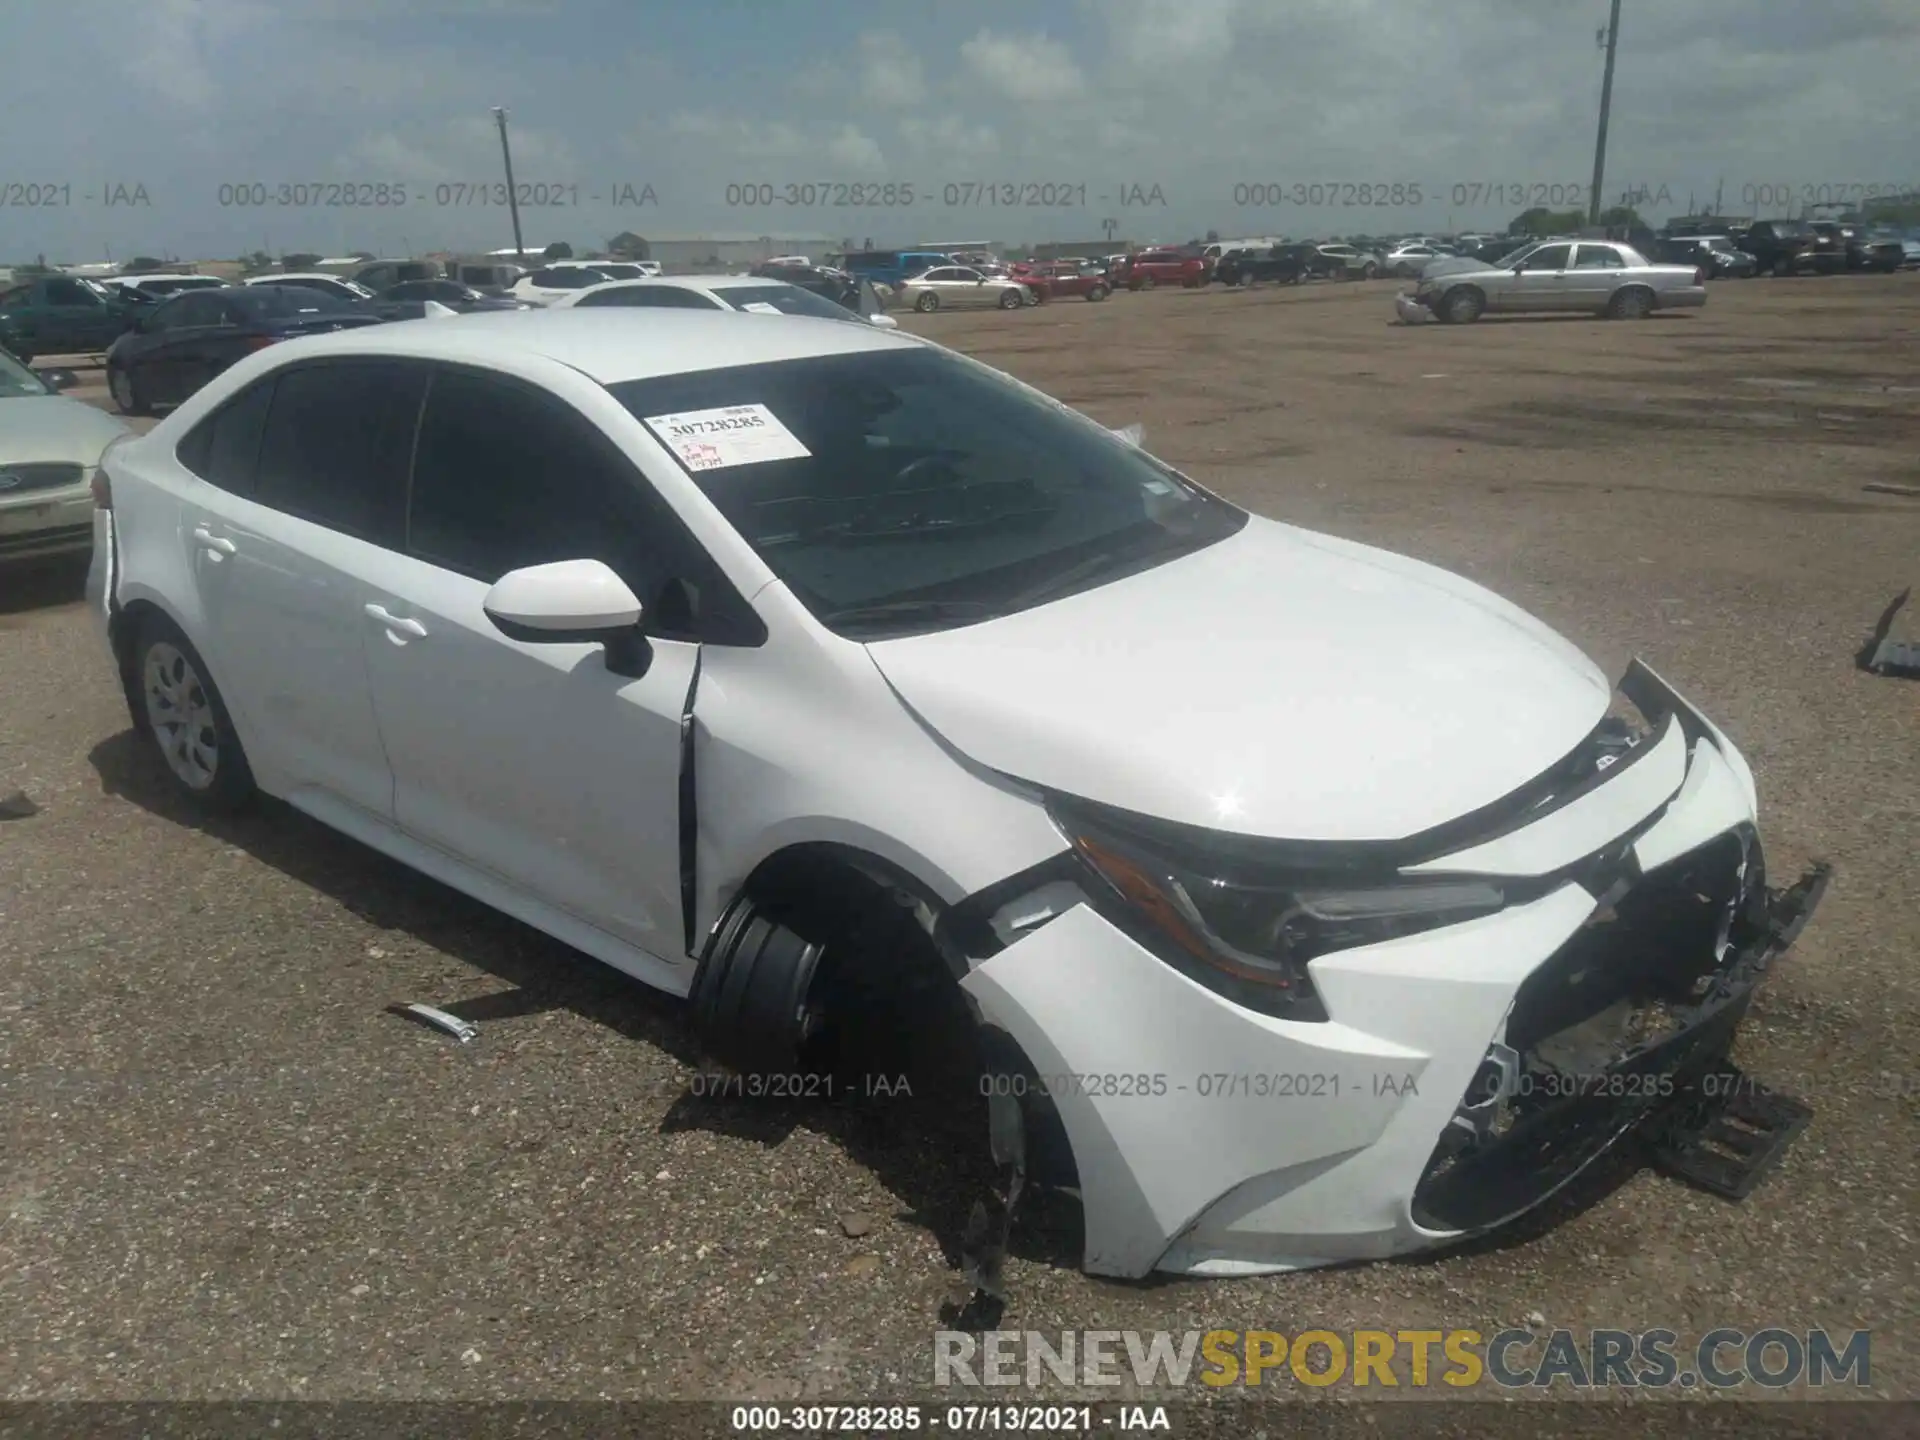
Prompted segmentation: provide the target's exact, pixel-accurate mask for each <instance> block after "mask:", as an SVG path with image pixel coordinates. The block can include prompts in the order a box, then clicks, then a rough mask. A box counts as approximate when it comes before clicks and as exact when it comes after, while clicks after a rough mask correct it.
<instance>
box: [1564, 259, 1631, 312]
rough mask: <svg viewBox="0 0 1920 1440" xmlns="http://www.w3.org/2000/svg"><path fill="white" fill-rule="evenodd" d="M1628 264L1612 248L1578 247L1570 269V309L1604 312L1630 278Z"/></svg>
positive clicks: (1568, 302)
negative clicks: (1627, 276)
mask: <svg viewBox="0 0 1920 1440" xmlns="http://www.w3.org/2000/svg"><path fill="white" fill-rule="evenodd" d="M1626 268H1627V262H1626V261H1625V260H1623V259H1621V258H1620V252H1619V251H1618V250H1616V249H1614V248H1613V246H1611V245H1593V244H1584V245H1576V246H1574V249H1573V263H1572V264H1571V265H1570V266H1568V268H1567V286H1566V295H1567V308H1568V309H1570V310H1604V309H1605V308H1606V307H1607V305H1608V304H1609V303H1610V302H1611V301H1612V299H1613V292H1614V291H1615V290H1616V289H1618V288H1619V286H1620V282H1621V281H1622V280H1624V279H1625V278H1626V276H1625V273H1624V272H1625V270H1626Z"/></svg>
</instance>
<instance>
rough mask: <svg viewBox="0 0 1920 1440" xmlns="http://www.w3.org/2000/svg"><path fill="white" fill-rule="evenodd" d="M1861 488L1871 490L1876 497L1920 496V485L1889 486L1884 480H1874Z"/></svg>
mask: <svg viewBox="0 0 1920 1440" xmlns="http://www.w3.org/2000/svg"><path fill="white" fill-rule="evenodd" d="M1860 488H1861V489H1862V490H1871V491H1873V493H1874V494H1876V495H1913V496H1920V485H1889V484H1887V483H1886V482H1885V481H1884V480H1872V481H1869V482H1868V483H1867V484H1865V485H1862V486H1861V487H1860Z"/></svg>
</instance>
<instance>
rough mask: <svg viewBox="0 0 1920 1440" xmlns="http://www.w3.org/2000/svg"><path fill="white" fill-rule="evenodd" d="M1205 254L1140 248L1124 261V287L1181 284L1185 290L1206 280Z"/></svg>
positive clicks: (1145, 288) (1133, 288) (1200, 284)
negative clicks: (1125, 262) (1125, 270)
mask: <svg viewBox="0 0 1920 1440" xmlns="http://www.w3.org/2000/svg"><path fill="white" fill-rule="evenodd" d="M1207 277H1208V270H1207V262H1206V260H1205V258H1203V257H1202V256H1199V255H1187V254H1183V253H1182V252H1180V251H1178V250H1142V251H1141V252H1140V253H1139V254H1138V255H1135V256H1132V257H1131V258H1130V259H1129V260H1128V261H1127V288H1128V289H1129V290H1151V289H1153V288H1154V287H1155V286H1156V285H1181V286H1184V287H1185V288H1187V289H1188V290H1195V289H1198V288H1199V287H1200V286H1202V285H1205V284H1206V283H1207Z"/></svg>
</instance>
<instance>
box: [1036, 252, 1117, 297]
mask: <svg viewBox="0 0 1920 1440" xmlns="http://www.w3.org/2000/svg"><path fill="white" fill-rule="evenodd" d="M1032 273H1033V274H1034V276H1035V277H1036V278H1038V279H1040V280H1043V281H1045V282H1046V285H1047V289H1048V292H1049V293H1050V294H1053V295H1057V296H1061V297H1065V298H1072V297H1078V298H1080V299H1082V300H1104V299H1106V298H1107V296H1109V295H1111V294H1112V293H1113V282H1112V281H1110V280H1108V279H1107V272H1106V271H1104V270H1102V269H1101V268H1100V267H1099V266H1097V265H1092V264H1088V263H1086V262H1078V263H1076V262H1071V261H1066V260H1051V261H1044V262H1042V263H1041V264H1039V265H1036V266H1034V267H1033V272H1032Z"/></svg>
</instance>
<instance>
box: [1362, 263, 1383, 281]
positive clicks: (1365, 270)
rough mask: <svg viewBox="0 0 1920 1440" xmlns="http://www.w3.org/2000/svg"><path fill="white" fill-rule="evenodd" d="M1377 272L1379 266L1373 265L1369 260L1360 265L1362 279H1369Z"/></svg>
mask: <svg viewBox="0 0 1920 1440" xmlns="http://www.w3.org/2000/svg"><path fill="white" fill-rule="evenodd" d="M1379 273H1380V267H1379V266H1378V265H1375V264H1374V263H1373V262H1372V261H1371V260H1369V261H1368V262H1367V263H1366V264H1364V265H1362V266H1361V267H1360V278H1361V279H1362V280H1371V279H1373V278H1374V277H1375V276H1376V275H1378V274H1379Z"/></svg>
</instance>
